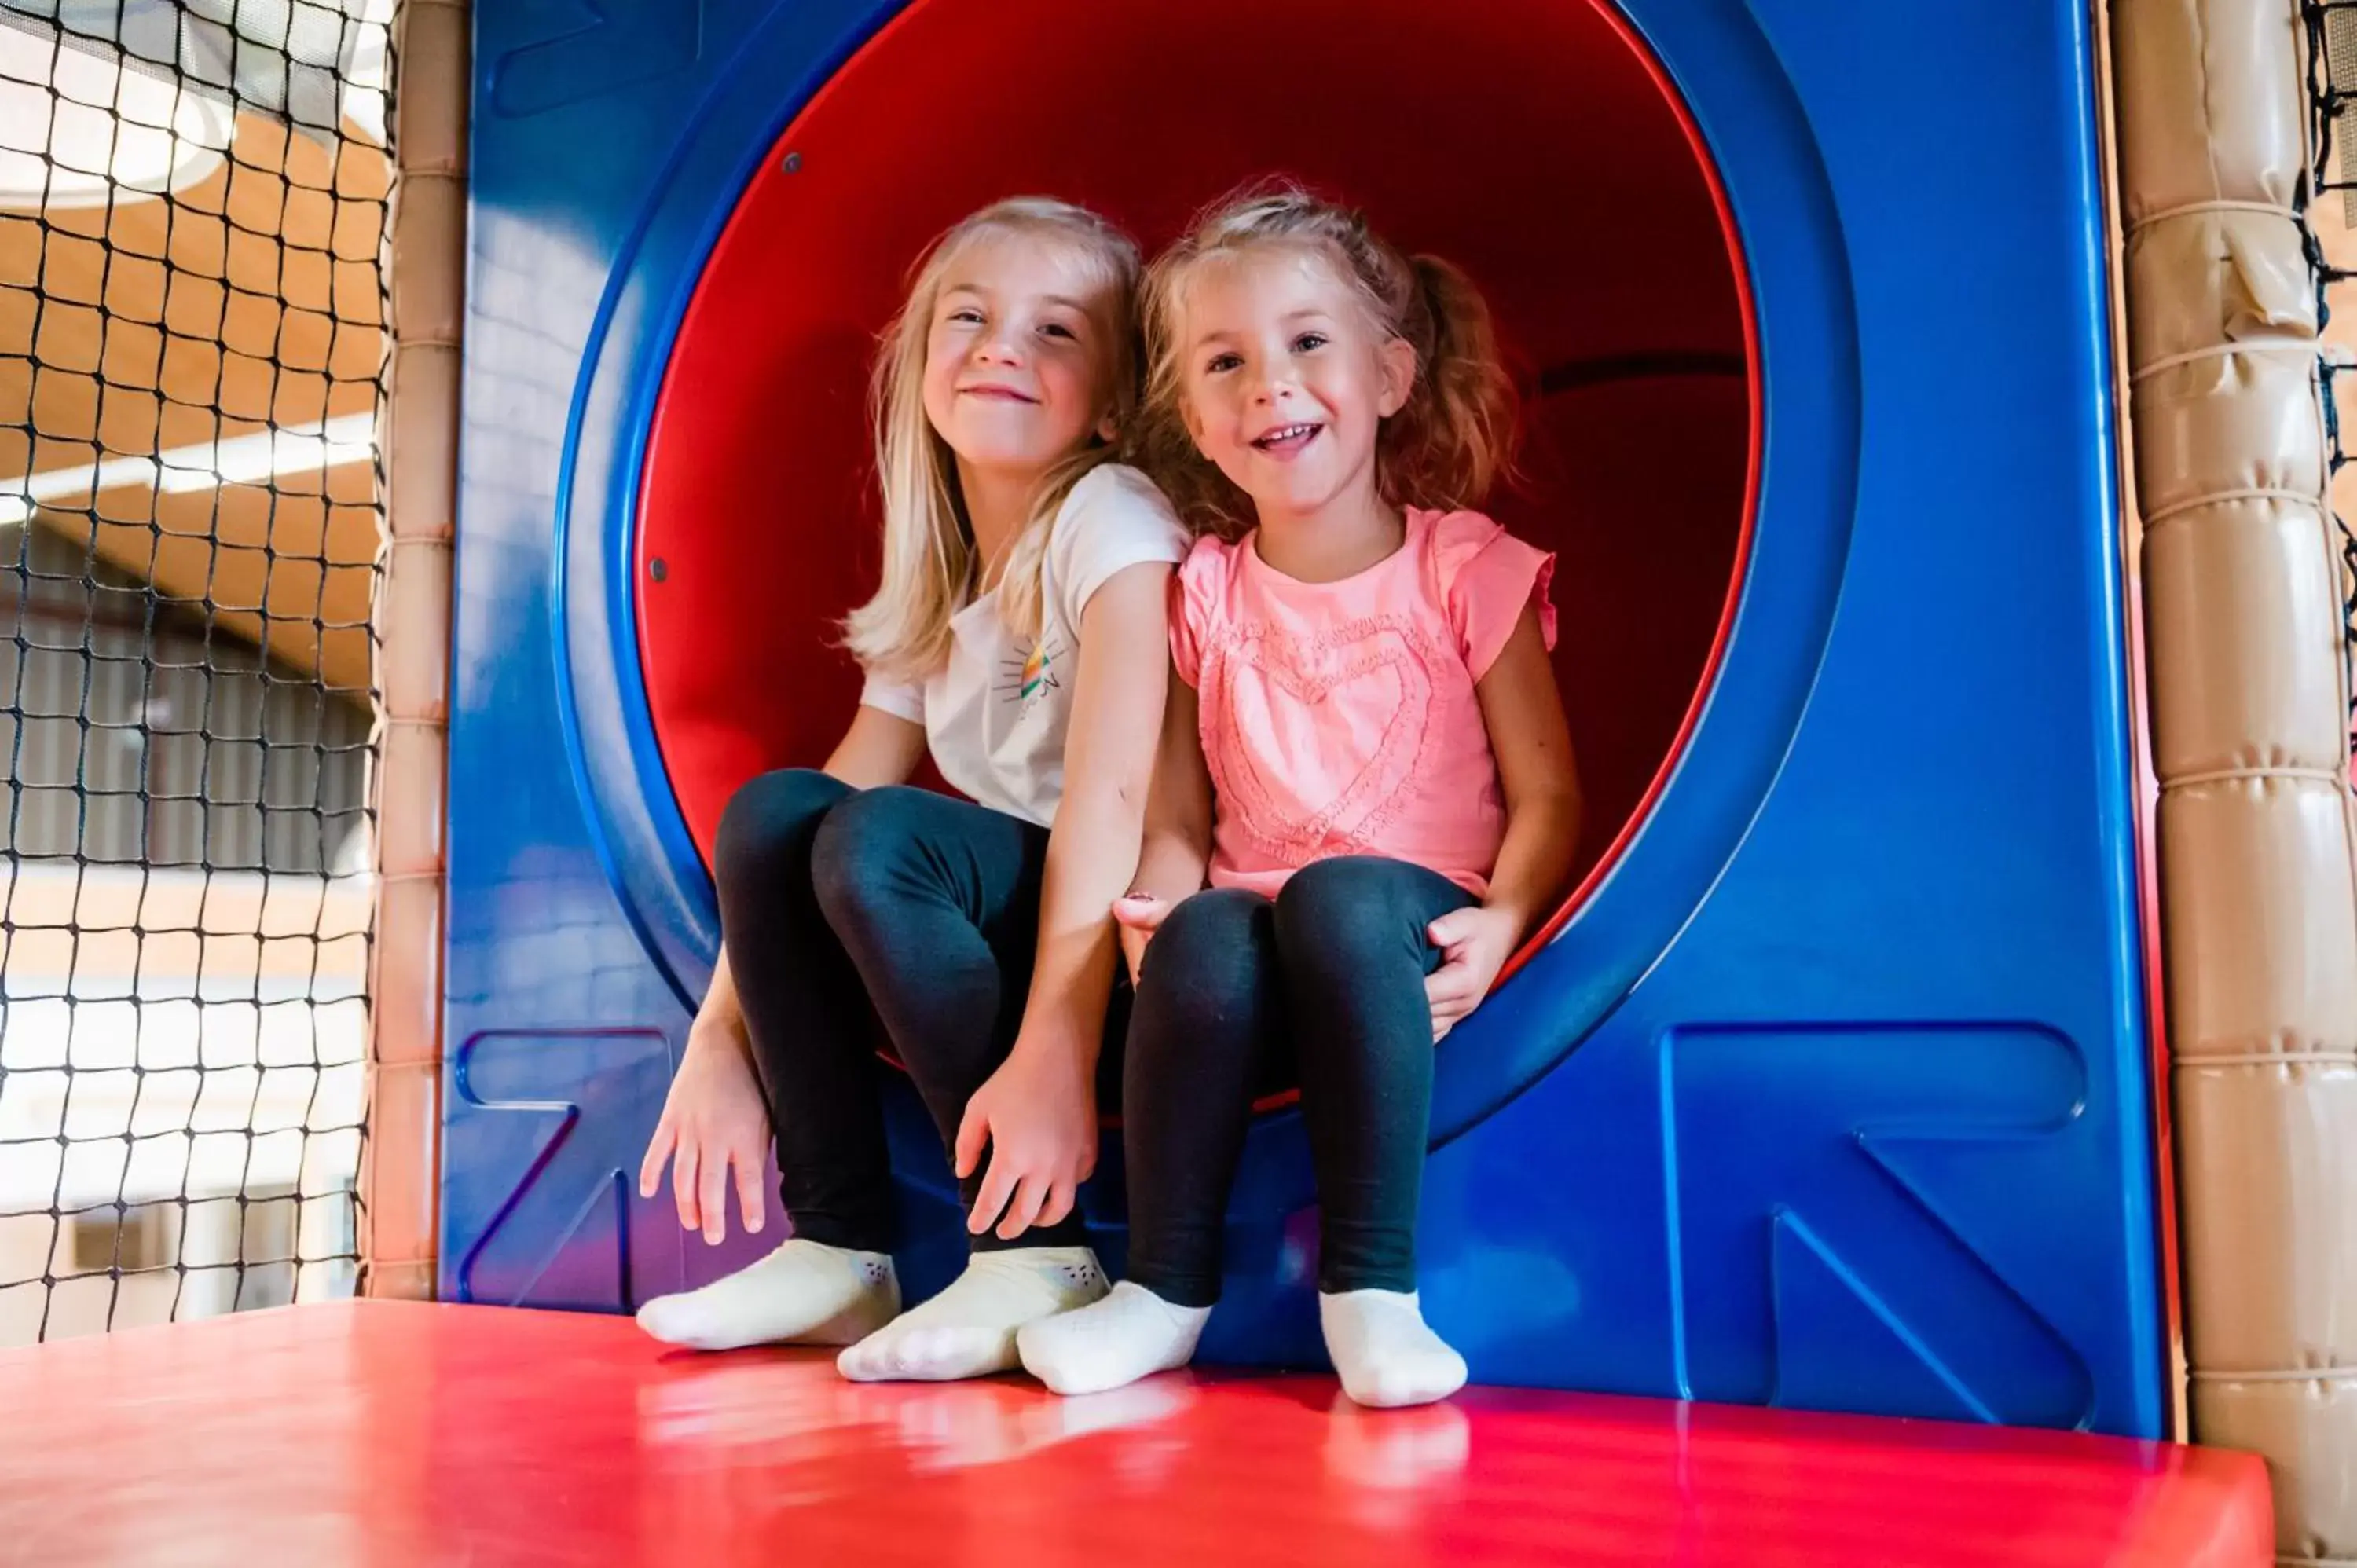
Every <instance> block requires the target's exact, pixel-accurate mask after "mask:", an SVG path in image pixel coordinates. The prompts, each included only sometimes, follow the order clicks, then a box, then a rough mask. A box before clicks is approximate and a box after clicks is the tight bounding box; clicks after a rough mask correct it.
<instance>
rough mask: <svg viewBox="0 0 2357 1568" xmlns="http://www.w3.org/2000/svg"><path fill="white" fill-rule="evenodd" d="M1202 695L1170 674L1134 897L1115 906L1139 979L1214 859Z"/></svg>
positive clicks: (1133, 884)
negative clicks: (1164, 928)
mask: <svg viewBox="0 0 2357 1568" xmlns="http://www.w3.org/2000/svg"><path fill="white" fill-rule="evenodd" d="M1198 703H1199V699H1198V698H1197V696H1196V694H1195V688H1194V687H1192V686H1189V684H1187V682H1186V681H1185V680H1183V679H1182V678H1181V677H1180V676H1179V671H1176V670H1173V671H1171V672H1170V696H1169V700H1168V702H1166V703H1164V704H1163V708H1162V744H1161V745H1160V746H1157V748H1156V750H1155V753H1154V789H1153V790H1152V792H1151V793H1150V794H1149V795H1148V796H1147V798H1146V842H1145V843H1144V844H1143V845H1142V846H1141V847H1140V849H1139V851H1138V855H1137V875H1135V876H1133V877H1131V878H1130V882H1129V895H1128V897H1125V898H1124V899H1122V901H1121V902H1120V903H1119V904H1116V905H1115V906H1114V918H1117V919H1119V920H1120V922H1121V947H1122V953H1123V956H1124V957H1125V959H1126V960H1127V961H1128V963H1129V975H1130V979H1131V980H1133V981H1135V979H1136V978H1137V971H1138V965H1139V964H1140V963H1141V962H1142V961H1144V959H1145V957H1146V943H1147V942H1148V941H1149V940H1152V938H1153V936H1154V933H1155V932H1156V931H1157V929H1160V927H1161V925H1162V921H1163V918H1164V917H1166V916H1167V915H1168V914H1169V913H1170V911H1171V910H1172V909H1173V908H1176V907H1177V906H1178V904H1179V901H1180V900H1181V899H1185V898H1191V897H1194V896H1195V895H1196V894H1197V893H1200V892H1201V891H1202V888H1203V874H1204V869H1205V867H1207V866H1208V865H1210V864H1211V769H1210V768H1208V767H1206V766H1205V765H1204V762H1203V736H1202V731H1201V729H1200V709H1199V706H1198Z"/></svg>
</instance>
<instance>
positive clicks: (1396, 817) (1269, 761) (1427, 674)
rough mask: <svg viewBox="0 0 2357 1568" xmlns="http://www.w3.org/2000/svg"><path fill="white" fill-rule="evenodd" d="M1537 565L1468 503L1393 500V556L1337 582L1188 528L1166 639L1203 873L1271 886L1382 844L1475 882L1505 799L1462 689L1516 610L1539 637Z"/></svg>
mask: <svg viewBox="0 0 2357 1568" xmlns="http://www.w3.org/2000/svg"><path fill="white" fill-rule="evenodd" d="M1554 572H1555V557H1554V556H1552V555H1549V554H1547V553H1544V552H1542V551H1539V550H1535V549H1534V548H1532V547H1531V546H1530V545H1528V544H1525V543H1523V542H1522V541H1521V540H1519V539H1516V538H1514V537H1513V536H1512V534H1510V533H1508V532H1506V531H1505V530H1504V529H1502V528H1501V527H1499V526H1498V524H1496V523H1495V522H1492V521H1491V520H1490V519H1488V518H1486V517H1483V516H1482V515H1481V514H1480V513H1479V512H1470V511H1458V512H1445V513H1444V512H1434V511H1416V510H1411V511H1409V513H1408V514H1407V537H1406V539H1405V542H1403V543H1402V544H1401V546H1400V548H1399V550H1398V551H1396V552H1395V553H1393V554H1392V555H1390V556H1388V557H1386V558H1385V559H1383V561H1380V562H1378V563H1376V564H1374V565H1372V566H1370V567H1368V568H1367V569H1366V570H1365V571H1363V572H1361V573H1360V574H1359V575H1356V576H1354V577H1346V578H1344V579H1343V580H1342V581H1340V582H1339V583H1303V582H1297V581H1296V580H1295V579H1293V578H1291V577H1287V576H1286V575H1284V574H1282V573H1280V572H1278V571H1277V570H1276V569H1275V568H1274V567H1272V566H1270V565H1268V564H1266V563H1265V562H1264V561H1262V560H1261V558H1260V552H1259V550H1258V549H1257V548H1256V547H1255V546H1254V542H1253V539H1252V537H1251V536H1249V535H1248V536H1246V537H1245V539H1244V540H1243V542H1240V543H1236V544H1225V543H1222V542H1220V541H1218V540H1216V539H1204V540H1200V541H1198V542H1196V545H1195V548H1194V550H1193V552H1192V553H1190V554H1189V556H1188V557H1187V562H1186V564H1184V565H1183V566H1181V567H1180V568H1179V579H1178V584H1177V585H1176V587H1175V588H1174V589H1173V592H1174V594H1175V595H1176V596H1177V598H1176V602H1175V603H1174V605H1173V607H1172V613H1171V625H1170V651H1171V657H1172V660H1173V661H1174V662H1175V663H1176V664H1177V666H1178V670H1179V677H1180V679H1182V680H1184V681H1185V682H1187V683H1188V684H1189V685H1190V686H1193V687H1194V688H1195V690H1196V692H1197V693H1198V696H1199V700H1200V707H1201V730H1202V737H1203V757H1204V759H1205V760H1206V761H1207V762H1208V763H1210V765H1211V784H1212V787H1213V788H1214V789H1216V790H1217V791H1218V801H1217V804H1216V805H1215V807H1214V808H1213V813H1212V817H1213V821H1212V830H1211V886H1214V887H1248V888H1251V889H1252V890H1254V892H1257V893H1262V894H1265V895H1268V896H1270V897H1274V896H1275V893H1276V890H1277V889H1278V888H1279V887H1281V886H1284V884H1285V879H1286V877H1288V876H1290V875H1292V874H1293V873H1294V872H1295V871H1297V870H1298V869H1299V868H1301V867H1302V866H1304V865H1308V864H1309V863H1310V862H1311V861H1314V860H1323V859H1326V858H1328V857H1329V856H1331V855H1338V854H1383V855H1389V856H1391V857H1392V858H1394V859H1395V860H1405V861H1412V862H1414V863H1415V864H1416V865H1423V866H1426V867H1428V868H1430V869H1431V870H1434V871H1437V872H1438V873H1440V874H1441V875H1443V876H1446V877H1448V879H1449V880H1450V881H1452V882H1454V883H1456V884H1458V886H1461V887H1463V888H1465V889H1466V890H1467V891H1468V892H1469V893H1471V894H1473V896H1474V897H1482V896H1483V895H1484V894H1486V893H1487V892H1488V890H1489V884H1490V874H1491V872H1492V871H1494V870H1495V869H1496V868H1497V864H1498V846H1499V844H1500V843H1501V842H1502V841H1503V840H1504V838H1505V834H1506V805H1505V798H1504V795H1503V793H1502V792H1501V790H1500V789H1499V787H1498V760H1497V757H1496V755H1495V754H1494V753H1493V752H1492V751H1491V748H1490V732H1489V730H1488V728H1487V727H1486V726H1485V725H1483V723H1482V721H1481V706H1480V703H1479V702H1478V701H1477V700H1476V698H1475V696H1474V693H1473V687H1474V683H1475V682H1478V681H1480V679H1481V677H1482V676H1484V675H1486V674H1487V673H1489V671H1490V666H1491V663H1493V662H1494V661H1495V660H1497V657H1498V654H1499V652H1500V651H1501V650H1502V649H1504V647H1505V646H1506V639H1507V638H1509V637H1510V636H1512V633H1513V629H1514V626H1515V623H1516V622H1517V621H1518V620H1519V619H1520V618H1521V617H1522V613H1523V606H1525V605H1531V604H1535V605H1536V607H1537V608H1538V612H1539V626H1540V629H1541V630H1542V631H1544V633H1545V636H1546V641H1547V646H1548V647H1550V648H1552V647H1554V646H1555V607H1554V606H1553V605H1552V604H1550V603H1549V602H1548V599H1547V581H1548V579H1549V578H1550V577H1551V576H1552V575H1554Z"/></svg>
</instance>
